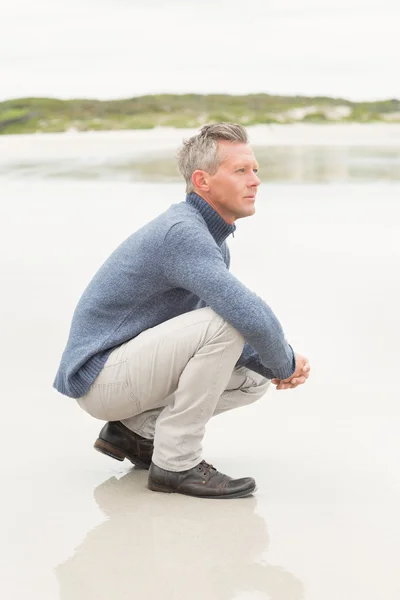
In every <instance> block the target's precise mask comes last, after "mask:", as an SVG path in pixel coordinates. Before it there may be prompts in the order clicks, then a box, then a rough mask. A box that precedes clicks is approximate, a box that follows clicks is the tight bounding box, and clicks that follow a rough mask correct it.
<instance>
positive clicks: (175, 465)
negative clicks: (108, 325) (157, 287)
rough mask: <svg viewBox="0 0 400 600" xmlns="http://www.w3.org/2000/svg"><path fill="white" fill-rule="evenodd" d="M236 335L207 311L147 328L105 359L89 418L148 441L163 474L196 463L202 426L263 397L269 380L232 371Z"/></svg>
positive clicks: (89, 398) (83, 401) (88, 403)
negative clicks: (120, 425)
mask: <svg viewBox="0 0 400 600" xmlns="http://www.w3.org/2000/svg"><path fill="white" fill-rule="evenodd" d="M243 344H244V339H243V336H242V335H241V334H240V333H239V332H238V331H237V330H236V329H234V328H233V327H232V325H230V324H229V323H227V322H226V321H224V320H223V319H222V317H220V316H219V315H217V314H216V313H215V312H214V311H213V310H212V309H211V308H201V309H199V310H194V311H191V312H188V313H185V314H183V315H180V316H178V317H175V318H173V319H170V320H168V321H165V322H164V323H161V324H160V325H158V326H157V327H153V328H151V329H147V330H146V331H144V332H143V333H141V334H140V335H138V336H137V337H135V338H133V339H132V340H129V341H128V342H126V343H124V344H122V345H121V346H119V347H118V348H116V349H115V350H113V352H112V353H111V354H110V356H109V358H108V360H107V362H106V364H105V365H104V367H103V369H102V371H101V372H100V373H99V375H98V376H97V378H96V379H95V381H94V383H93V384H92V385H91V387H90V389H89V391H88V393H87V394H86V395H85V396H83V397H82V398H79V399H78V403H79V405H80V406H81V407H82V408H83V409H84V410H85V411H86V412H88V413H89V414H90V415H92V416H93V417H96V418H97V419H102V420H105V421H121V422H122V423H123V424H124V425H125V426H126V427H128V428H129V429H130V430H131V431H134V432H136V433H138V434H139V435H141V436H143V437H146V438H153V437H154V454H153V462H154V463H155V464H156V465H157V466H159V467H161V468H163V469H167V470H169V471H184V470H186V469H191V468H192V467H194V466H195V465H197V464H198V463H199V462H200V461H201V451H202V447H201V442H202V439H203V437H204V433H205V426H206V423H207V421H208V420H209V419H210V418H211V417H212V416H213V415H217V414H220V413H222V412H224V411H227V410H230V409H232V408H237V407H238V406H244V405H246V404H251V403H252V402H254V401H255V400H258V399H259V398H261V396H263V395H264V394H265V392H266V391H267V389H268V386H269V383H270V382H269V380H268V379H265V378H264V377H262V376H261V375H258V374H257V373H255V372H254V371H250V370H249V369H246V368H244V367H239V368H236V369H235V365H236V362H237V360H238V358H239V356H240V355H241V353H242V349H243Z"/></svg>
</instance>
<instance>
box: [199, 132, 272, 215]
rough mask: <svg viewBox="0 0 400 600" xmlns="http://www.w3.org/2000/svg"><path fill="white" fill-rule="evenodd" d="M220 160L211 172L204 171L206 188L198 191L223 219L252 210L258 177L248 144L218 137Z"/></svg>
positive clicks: (249, 212)
mask: <svg viewBox="0 0 400 600" xmlns="http://www.w3.org/2000/svg"><path fill="white" fill-rule="evenodd" d="M218 153H219V155H220V157H221V158H222V162H221V164H220V166H219V168H218V170H217V172H216V173H215V174H214V175H209V174H207V176H206V179H207V184H208V189H207V190H204V192H205V193H203V192H201V195H203V196H204V197H205V199H206V200H207V201H208V202H209V203H210V204H211V206H213V208H215V210H216V211H217V212H218V213H219V214H220V215H221V216H222V218H223V219H224V220H225V221H226V222H227V223H233V222H234V221H235V220H236V219H240V218H242V217H249V216H250V215H253V214H254V213H255V200H256V194H257V190H258V186H259V185H260V183H261V181H260V179H259V178H258V177H257V172H258V163H257V161H256V159H255V156H254V154H253V151H252V149H251V148H250V146H249V145H248V144H242V143H231V142H225V141H221V142H219V143H218Z"/></svg>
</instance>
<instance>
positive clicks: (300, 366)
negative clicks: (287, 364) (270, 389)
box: [271, 354, 311, 390]
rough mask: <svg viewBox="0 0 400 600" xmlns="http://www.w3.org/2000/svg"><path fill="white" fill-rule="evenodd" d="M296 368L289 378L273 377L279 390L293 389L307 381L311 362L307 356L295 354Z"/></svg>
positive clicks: (273, 381)
mask: <svg viewBox="0 0 400 600" xmlns="http://www.w3.org/2000/svg"><path fill="white" fill-rule="evenodd" d="M294 356H295V359H296V370H295V372H294V373H293V375H291V376H290V377H288V379H276V378H275V379H272V380H271V381H272V383H273V384H274V385H276V389H277V390H293V389H294V388H296V387H298V386H299V385H302V384H303V383H305V382H306V381H307V379H308V378H309V376H310V370H311V367H310V363H309V362H308V359H307V358H306V357H305V356H302V355H301V354H295V355H294Z"/></svg>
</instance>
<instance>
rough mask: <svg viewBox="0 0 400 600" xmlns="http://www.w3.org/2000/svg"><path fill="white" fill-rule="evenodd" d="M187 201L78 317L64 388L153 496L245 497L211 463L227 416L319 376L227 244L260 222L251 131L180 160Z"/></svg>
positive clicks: (135, 245)
mask: <svg viewBox="0 0 400 600" xmlns="http://www.w3.org/2000/svg"><path fill="white" fill-rule="evenodd" d="M179 168H180V172H181V173H182V175H183V177H184V179H185V181H186V191H187V196H186V199H185V201H183V202H180V203H177V204H173V205H172V206H171V207H170V208H169V209H168V210H167V211H166V212H164V213H163V214H161V215H159V216H158V217H157V218H155V219H154V220H153V221H151V222H150V223H148V224H147V225H145V226H144V227H142V228H141V229H139V230H138V231H136V232H135V233H134V234H132V235H131V236H130V237H129V238H128V239H127V240H125V241H124V242H123V243H122V245H121V246H119V248H117V249H116V250H115V251H114V252H113V253H112V254H111V256H110V257H109V258H108V259H107V260H106V262H105V263H104V264H103V266H102V267H101V268H100V269H99V271H98V272H97V273H96V275H95V276H94V278H93V279H92V281H91V282H90V283H89V285H88V287H87V288H86V290H85V292H84V293H83V295H82V297H81V299H80V301H79V303H78V306H77V308H76V310H75V313H74V316H73V320H72V324H71V330H70V335H69V339H68V342H67V345H66V348H65V350H64V353H63V356H62V359H61V364H60V367H59V369H58V372H57V375H56V378H55V381H54V387H55V388H56V389H57V390H58V391H59V392H61V393H62V394H65V395H67V396H70V397H71V398H76V399H77V401H78V403H79V405H80V406H81V407H82V408H83V409H84V410H85V411H86V412H88V413H89V414H90V415H92V416H93V417H95V418H97V419H101V420H104V421H107V423H106V424H105V425H104V427H103V428H102V430H101V432H100V434H99V438H98V439H97V441H96V442H95V448H96V449H97V450H99V451H100V452H103V453H104V454H107V455H109V456H112V457H113V458H116V459H117V460H124V458H128V459H129V460H130V461H131V462H132V463H134V464H135V465H137V466H139V467H143V468H146V469H149V478H148V487H149V488H150V489H151V490H154V491H158V492H178V493H181V494H187V495H190V496H199V497H203V498H206V497H207V498H208V497H212V498H240V497H243V496H247V495H249V494H251V493H252V492H253V491H254V490H255V486H256V484H255V481H254V479H252V478H251V477H245V478H242V479H232V478H231V477H229V476H227V475H224V474H223V473H220V472H219V471H217V469H215V468H214V467H213V466H212V465H211V464H208V463H207V462H205V461H204V460H203V459H202V439H203V436H204V432H205V427H206V424H207V422H208V421H209V419H210V418H211V417H212V416H213V415H217V414H220V413H222V412H224V411H227V410H231V409H233V408H237V407H239V406H244V405H246V404H250V403H252V402H254V401H256V400H258V399H259V398H261V397H262V396H263V395H264V394H265V392H266V391H267V389H268V386H269V385H270V383H271V381H272V382H273V383H274V384H275V385H277V388H278V389H288V388H295V387H297V386H298V385H301V384H303V383H304V382H305V381H306V379H307V377H308V376H309V371H310V367H309V364H308V361H307V359H306V358H305V357H303V356H301V355H299V354H294V352H293V350H292V348H291V346H289V344H288V343H287V341H286V339H285V337H284V333H283V330H282V327H281V325H280V323H279V321H278V319H277V318H276V316H275V315H274V313H273V312H272V310H271V309H270V308H269V306H268V305H267V304H266V303H265V302H264V301H263V300H262V299H261V298H259V297H258V296H257V295H256V294H254V293H253V292H251V291H250V290H249V289H248V288H247V287H246V286H245V285H243V284H242V283H241V282H240V281H239V280H238V279H237V278H236V277H234V276H233V275H232V274H231V273H230V271H229V249H228V245H227V238H228V237H229V236H230V235H231V234H232V233H233V232H234V231H235V228H236V226H235V221H236V220H237V219H241V218H243V217H249V216H251V215H253V214H254V213H255V202H256V194H257V189H258V186H259V184H260V179H259V178H258V174H257V173H258V165H257V161H256V159H255V156H254V154H253V151H252V149H251V147H250V146H249V144H248V138H247V133H246V131H245V130H244V129H243V127H241V126H240V125H236V124H234V123H219V124H216V125H206V126H204V127H203V128H202V129H201V131H200V132H199V133H198V134H197V135H195V136H193V137H192V138H190V139H189V140H188V141H186V142H185V143H184V145H183V147H182V149H181V151H180V154H179Z"/></svg>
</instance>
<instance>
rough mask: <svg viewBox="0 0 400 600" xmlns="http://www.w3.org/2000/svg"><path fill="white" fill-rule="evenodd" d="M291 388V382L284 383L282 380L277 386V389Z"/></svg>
mask: <svg viewBox="0 0 400 600" xmlns="http://www.w3.org/2000/svg"><path fill="white" fill-rule="evenodd" d="M289 388H290V383H283V382H282V383H280V384H279V385H278V386H277V388H276V389H277V390H287V389H289Z"/></svg>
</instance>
